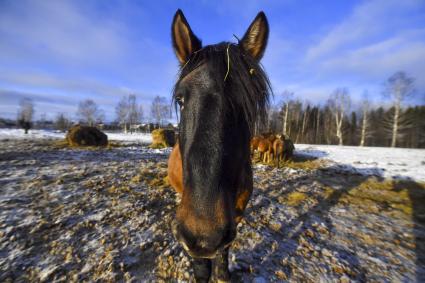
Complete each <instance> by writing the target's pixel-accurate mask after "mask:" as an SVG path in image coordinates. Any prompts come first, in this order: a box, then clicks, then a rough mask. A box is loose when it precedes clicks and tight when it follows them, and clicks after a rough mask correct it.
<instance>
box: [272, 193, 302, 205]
mask: <svg viewBox="0 0 425 283" xmlns="http://www.w3.org/2000/svg"><path fill="white" fill-rule="evenodd" d="M307 198H308V195H307V194H304V193H300V192H292V193H290V194H288V195H286V196H284V197H283V198H279V202H280V203H285V204H287V205H290V206H298V205H300V204H301V203H302V202H303V201H305V200H306V199H307Z"/></svg>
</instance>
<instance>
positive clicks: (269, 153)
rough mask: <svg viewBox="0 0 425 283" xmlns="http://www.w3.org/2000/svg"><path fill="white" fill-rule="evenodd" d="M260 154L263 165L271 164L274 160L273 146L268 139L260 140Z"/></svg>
mask: <svg viewBox="0 0 425 283" xmlns="http://www.w3.org/2000/svg"><path fill="white" fill-rule="evenodd" d="M258 152H259V153H260V161H262V162H263V163H269V162H270V160H271V159H273V144H272V143H271V142H270V139H269V138H268V137H267V138H262V139H260V141H259V142H258Z"/></svg>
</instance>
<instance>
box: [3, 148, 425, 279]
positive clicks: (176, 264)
mask: <svg viewBox="0 0 425 283" xmlns="http://www.w3.org/2000/svg"><path fill="white" fill-rule="evenodd" d="M169 152H170V150H151V149H149V148H147V147H146V146H141V145H137V144H134V145H131V144H127V145H121V146H117V147H112V148H107V149H68V148H63V147H60V146H57V144H56V142H55V141H52V140H36V141H29V140H20V141H17V140H8V141H7V140H6V141H2V142H1V143H0V282H13V281H17V282H26V281H32V282H38V281H40V282H72V281H75V282H83V281H100V282H103V281H112V282H115V281H122V282H123V281H126V282H140V281H156V282H161V281H164V282H170V281H171V282H173V281H190V282H191V281H193V277H192V271H191V266H190V258H189V257H187V256H186V254H185V253H184V252H183V250H182V249H181V248H180V246H179V245H178V244H177V243H176V242H175V240H174V239H173V237H172V235H171V232H170V228H169V225H170V221H171V219H173V217H174V211H175V208H176V203H177V202H178V196H177V195H176V194H175V193H174V191H173V190H172V189H171V188H170V187H169V186H168V185H167V182H166V180H164V178H165V176H166V160H167V157H168V154H169ZM254 180H255V188H254V194H253V197H252V198H251V201H250V204H249V206H248V208H247V211H246V219H245V220H244V221H243V222H242V223H241V224H240V225H239V226H238V236H237V238H236V240H235V241H234V243H233V244H232V247H231V254H230V268H231V271H232V281H234V282H251V281H252V282H268V281H289V282H300V281H302V282H319V281H322V282H369V281H370V282H377V281H379V282H389V281H395V282H399V281H402V282H412V281H413V282H414V281H418V282H421V281H422V282H424V281H425V247H424V246H425V207H424V206H425V187H424V184H421V183H417V182H415V181H413V180H407V181H406V180H388V179H383V178H381V177H380V176H366V175H354V174H353V173H350V172H349V171H344V170H341V169H340V167H339V166H334V165H332V164H328V163H325V162H321V161H320V160H306V159H305V158H304V159H301V158H299V157H296V160H295V162H291V163H288V164H286V165H285V167H284V168H281V169H276V168H273V167H270V166H266V165H260V164H256V165H255V166H254Z"/></svg>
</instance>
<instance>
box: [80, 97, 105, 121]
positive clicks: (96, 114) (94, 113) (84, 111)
mask: <svg viewBox="0 0 425 283" xmlns="http://www.w3.org/2000/svg"><path fill="white" fill-rule="evenodd" d="M77 115H78V117H79V119H80V122H82V123H85V124H88V125H89V126H93V125H94V124H95V123H101V122H102V120H103V118H104V115H103V111H102V110H100V109H99V108H98V106H97V104H96V103H95V102H94V101H93V100H91V99H87V100H84V101H81V102H80V103H79V104H78V112H77Z"/></svg>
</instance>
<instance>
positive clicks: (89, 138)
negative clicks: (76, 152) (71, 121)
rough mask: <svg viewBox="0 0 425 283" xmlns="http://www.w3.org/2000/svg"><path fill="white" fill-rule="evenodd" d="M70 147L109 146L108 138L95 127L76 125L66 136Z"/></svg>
mask: <svg viewBox="0 0 425 283" xmlns="http://www.w3.org/2000/svg"><path fill="white" fill-rule="evenodd" d="M66 141H67V142H68V144H69V145H70V146H107V145H108V136H107V135H105V134H104V133H103V132H102V131H100V130H99V129H97V128H95V127H88V126H81V125H75V126H72V127H71V128H70V129H69V130H68V133H67V134H66Z"/></svg>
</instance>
